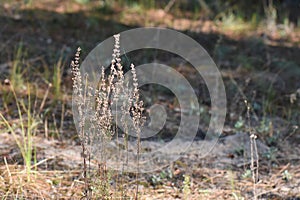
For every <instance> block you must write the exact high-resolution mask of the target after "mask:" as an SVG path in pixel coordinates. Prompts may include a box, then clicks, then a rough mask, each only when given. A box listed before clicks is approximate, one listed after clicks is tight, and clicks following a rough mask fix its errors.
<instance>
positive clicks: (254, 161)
mask: <svg viewBox="0 0 300 200" xmlns="http://www.w3.org/2000/svg"><path fill="white" fill-rule="evenodd" d="M245 104H246V107H247V118H248V129H249V131H248V132H249V136H250V157H251V164H250V170H251V174H252V181H253V199H255V200H256V199H257V196H258V195H257V190H256V184H257V182H258V169H259V155H258V150H257V144H256V139H257V135H256V134H255V132H254V131H253V130H252V128H251V121H250V110H251V106H250V104H249V103H248V101H247V100H245Z"/></svg>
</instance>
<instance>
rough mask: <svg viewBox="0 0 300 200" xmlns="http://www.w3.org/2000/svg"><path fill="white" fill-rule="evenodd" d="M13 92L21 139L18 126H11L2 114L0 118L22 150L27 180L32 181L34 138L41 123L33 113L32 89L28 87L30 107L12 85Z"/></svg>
mask: <svg viewBox="0 0 300 200" xmlns="http://www.w3.org/2000/svg"><path fill="white" fill-rule="evenodd" d="M10 88H11V91H12V93H13V96H14V98H15V102H16V106H17V111H18V117H19V122H20V125H19V126H20V128H21V130H20V134H21V138H20V137H19V136H18V130H17V128H19V127H16V124H11V123H10V122H9V121H8V120H7V119H6V118H5V117H4V116H3V115H2V114H1V113H0V118H1V119H2V121H3V122H4V124H5V125H6V127H7V128H8V130H9V131H10V132H11V134H12V135H13V137H14V139H15V142H16V143H17V145H18V148H19V149H20V152H21V154H22V157H23V160H24V165H25V169H26V172H27V180H28V181H30V175H31V169H32V162H33V161H35V162H36V159H35V157H34V155H36V153H35V150H34V144H33V137H34V135H35V134H36V130H37V126H38V124H39V123H40V120H39V118H38V117H37V116H35V114H33V112H32V106H31V96H30V87H29V86H27V92H28V99H27V102H28V105H27V106H26V105H25V103H24V101H23V100H20V99H19V98H18V97H17V95H16V92H15V89H14V87H13V85H12V84H11V85H10ZM24 112H25V114H26V118H24V117H23V113H24Z"/></svg>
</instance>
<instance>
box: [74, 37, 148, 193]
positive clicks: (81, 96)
mask: <svg viewBox="0 0 300 200" xmlns="http://www.w3.org/2000/svg"><path fill="white" fill-rule="evenodd" d="M114 39H115V45H114V49H113V53H112V61H111V65H110V73H109V74H108V75H106V74H105V68H104V67H101V70H100V73H101V75H100V80H99V83H98V86H97V87H96V88H94V87H92V86H91V85H89V84H90V83H89V82H88V75H87V74H84V75H83V77H84V80H83V78H82V75H81V73H80V69H79V60H80V51H81V49H80V48H78V49H77V52H76V54H75V58H74V61H72V62H71V69H72V73H73V78H72V80H73V97H74V101H73V102H74V103H75V109H76V111H77V112H78V119H79V121H78V128H79V130H78V135H79V138H80V139H81V142H82V153H83V162H84V170H83V176H84V181H85V192H84V195H85V197H87V198H91V197H92V194H91V190H90V181H89V180H88V175H89V174H88V169H87V168H88V166H87V160H86V159H87V158H88V159H89V161H90V155H91V154H94V153H96V154H94V155H97V156H100V158H98V160H99V159H100V160H101V162H100V165H99V166H100V168H105V169H106V149H105V147H106V144H107V143H108V142H109V141H111V140H112V139H113V138H116V140H118V138H119V134H118V118H120V122H121V124H122V127H123V134H122V136H123V137H124V138H125V140H124V142H125V144H124V146H125V148H126V150H128V131H129V128H128V121H127V119H128V117H129V116H132V117H131V120H132V124H133V128H134V131H135V134H136V138H137V168H139V166H138V162H139V154H140V133H141V128H142V126H143V125H144V122H145V117H144V116H143V112H144V105H143V101H142V100H140V96H139V89H138V79H137V74H136V70H135V67H134V65H133V64H131V66H130V68H131V73H132V77H133V79H132V84H133V87H130V86H129V83H125V81H124V72H123V66H122V64H121V58H120V56H121V54H120V35H119V34H117V35H114ZM93 101H94V102H95V103H94V105H93V103H92V102H93ZM119 101H121V106H120V109H119V108H118V102H119ZM118 110H120V111H121V112H118ZM90 113H93V114H92V115H91V114H90ZM113 115H114V117H115V123H116V124H115V125H114V119H113V118H114V117H113ZM117 142H118V141H117ZM95 151H97V152H95ZM99 153H100V154H99ZM119 153H120V152H119V151H118V154H119ZM118 156H120V155H118ZM127 159H128V158H127ZM126 162H128V160H127V161H126ZM89 163H90V162H89ZM123 164H125V165H126V163H123ZM101 165H102V166H101ZM103 173H105V172H103ZM137 174H138V173H137ZM136 192H137V193H138V187H137V191H136ZM136 196H137V194H136Z"/></svg>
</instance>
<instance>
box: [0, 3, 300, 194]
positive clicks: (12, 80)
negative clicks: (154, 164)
mask: <svg viewBox="0 0 300 200" xmlns="http://www.w3.org/2000/svg"><path fill="white" fill-rule="evenodd" d="M0 13H1V14H0V25H1V26H0V71H1V74H0V97H1V99H0V111H1V114H2V115H3V116H4V117H5V118H6V119H7V121H8V122H9V124H10V125H11V126H12V127H13V130H14V132H15V133H16V135H14V134H12V133H11V130H9V129H8V128H7V126H6V124H5V123H4V122H3V120H2V121H0V196H3V197H5V196H6V197H7V199H12V196H13V197H18V198H17V199H39V198H45V199H80V197H82V192H83V188H84V183H83V178H82V167H83V161H82V153H81V145H80V142H79V139H78V136H77V133H76V129H75V126H74V122H73V115H72V79H71V78H72V77H71V73H70V69H69V64H70V61H71V59H73V56H74V52H75V51H76V49H77V47H78V46H80V47H81V48H82V49H83V54H82V59H84V58H85V57H86V56H87V54H88V53H89V52H90V51H91V50H92V49H93V48H94V47H95V46H96V45H97V44H98V43H99V42H101V41H103V40H105V39H106V38H107V37H110V36H112V35H113V34H116V33H119V32H121V31H125V30H129V29H132V28H137V27H146V26H148V27H149V26H155V27H164V28H171V29H174V30H177V31H181V32H182V33H185V34H187V35H188V36H190V37H191V38H193V39H194V40H196V41H197V42H199V43H200V44H201V45H202V46H203V47H204V48H205V49H206V50H207V52H208V53H209V55H210V56H211V57H212V58H213V59H214V61H215V62H216V64H217V66H218V67H219V70H220V72H221V74H222V77H223V81H224V84H225V88H226V95H227V116H226V122H225V126H224V130H223V133H222V134H221V137H220V138H219V140H218V143H217V144H216V145H214V148H213V149H212V151H211V152H209V154H208V155H207V156H205V157H202V156H201V152H202V151H203V148H204V147H205V146H206V145H208V146H211V145H212V144H211V143H212V142H213V141H211V140H202V139H201V138H202V135H201V133H203V132H205V130H207V126H208V121H209V120H210V101H209V95H207V94H205V92H204V93H201V91H206V89H205V86H204V85H203V81H201V77H200V76H195V71H194V70H193V69H192V68H191V67H190V66H189V65H188V64H186V63H184V62H181V61H180V60H179V61H178V59H174V60H169V57H163V56H161V57H160V56H157V55H154V54H151V53H150V54H147V56H148V57H141V56H137V57H135V58H133V59H132V62H134V63H135V65H136V66H138V65H140V64H143V63H145V62H148V61H149V60H153V59H155V60H156V61H161V62H163V63H166V64H168V65H171V66H173V67H174V69H176V70H177V71H179V72H180V73H182V74H184V76H185V77H188V79H189V80H190V82H192V83H193V84H194V85H195V86H197V89H199V91H200V92H199V93H197V94H198V95H199V99H201V102H200V103H202V104H201V105H202V106H201V109H202V111H201V112H202V113H201V116H203V122H201V123H200V124H199V135H198V134H197V136H196V138H195V140H194V142H193V143H192V144H191V146H190V148H189V149H188V152H186V153H185V154H184V155H183V156H181V157H180V158H179V159H178V160H176V161H174V162H172V163H171V164H170V165H169V166H167V167H165V168H164V169H162V170H159V171H157V172H152V173H145V174H140V176H139V188H140V190H139V199H252V198H253V187H254V184H253V180H252V177H251V173H250V172H251V171H249V170H250V164H251V163H250V138H249V135H248V130H249V127H247V108H246V106H245V104H244V100H245V99H247V100H248V101H249V102H250V103H251V105H252V110H251V113H250V115H251V117H250V118H251V124H252V126H253V129H254V130H255V131H256V134H257V136H258V139H257V147H258V151H259V177H258V179H259V180H258V182H257V183H256V184H255V187H256V192H257V194H258V197H259V199H290V200H292V199H294V200H295V199H300V157H299V155H300V131H299V130H300V129H299V126H300V124H299V122H300V114H299V113H300V81H299V77H300V56H299V50H300V30H298V29H295V30H292V29H290V27H282V26H278V27H275V28H276V29H274V30H272V31H270V30H268V29H267V28H266V26H264V25H258V26H256V27H253V26H252V25H249V24H247V23H239V24H238V23H237V22H235V21H231V23H229V22H228V21H227V23H225V22H220V21H211V20H204V19H194V18H193V17H192V16H189V14H188V13H186V15H181V16H180V15H179V16H176V15H174V14H172V13H166V12H165V11H164V10H162V9H141V8H137V7H124V8H122V7H118V6H115V7H114V8H113V9H111V8H107V7H101V6H100V5H98V4H97V3H96V2H91V3H90V4H84V5H82V4H78V3H75V2H73V1H67V0H51V1H50V0H49V1H39V2H34V3H32V4H31V5H26V4H24V3H23V2H20V1H7V2H4V3H3V4H1V5H0ZM121 45H122V41H121ZM142 56H143V55H142ZM58 68H59V69H60V71H59V72H57V69H58ZM58 80H60V81H58ZM50 83H51V85H52V86H51V87H50ZM11 84H14V87H15V91H16V96H17V98H18V101H19V102H20V104H21V107H22V110H24V111H26V107H27V106H28V105H29V104H28V102H30V101H34V102H33V103H32V108H31V109H30V110H32V111H30V113H31V112H32V113H34V114H33V115H32V116H36V119H35V120H36V121H37V124H36V126H35V128H34V130H35V133H34V136H33V139H32V140H33V144H34V145H33V146H34V149H35V151H34V152H36V153H35V155H34V156H33V157H34V158H35V160H36V162H35V165H33V166H32V174H31V175H30V176H31V181H28V180H27V178H28V177H27V175H28V174H27V173H26V171H25V170H24V161H23V158H22V153H21V151H20V148H19V147H18V145H17V143H16V140H18V138H19V139H21V140H22V139H23V138H22V136H21V135H22V134H21V132H22V128H21V125H20V124H22V123H21V121H22V119H20V116H19V115H18V108H17V104H16V99H15V98H14V95H13V93H12V91H11V88H10V85H11ZM147 89H148V90H146V91H145V94H144V95H147V94H148V96H149V97H150V98H149V99H148V100H147V101H148V102H147V103H148V104H152V103H159V104H160V105H162V106H163V107H165V108H167V110H168V114H169V115H170V116H171V117H170V120H169V121H170V123H168V124H167V126H166V127H164V129H163V131H162V132H160V133H159V136H158V137H157V141H155V140H153V141H148V142H147V141H146V142H144V143H143V145H144V146H143V147H142V148H145V149H147V151H153V150H155V148H157V147H158V146H159V145H161V141H168V139H170V138H172V137H173V136H174V135H173V134H174V131H176V127H177V126H178V109H180V108H178V105H177V102H176V99H175V97H174V96H172V95H170V94H169V93H167V92H165V90H163V89H161V88H147ZM28 91H30V92H28ZM47 91H49V93H48V92H47ZM28 93H31V94H30V95H31V100H28ZM22 102H23V104H24V105H25V106H23V104H22ZM24 102H25V103H24ZM28 118H30V117H29V116H28V112H27V113H26V112H25V114H24V119H23V120H25V121H26V120H27V119H28ZM25 126H26V125H25ZM27 128H28V127H27ZM14 136H16V137H17V138H16V137H14ZM176 142H177V144H178V145H177V146H178V147H179V149H178V151H180V146H182V145H183V146H184V143H185V142H186V141H184V140H178V141H176ZM173 152H174V155H176V149H174V150H173ZM92 167H94V166H92ZM123 179H124V180H126V181H124V180H123ZM123 179H122V180H123V181H124V182H126V184H125V185H126V188H127V192H128V199H130V198H129V197H132V198H133V196H132V194H133V193H134V188H135V184H134V182H135V180H134V178H133V176H132V174H128V175H127V176H125V177H123ZM25 180H27V181H25ZM112 180H114V179H113V178H112ZM111 188H112V189H111V190H112V191H117V190H118V188H116V187H115V186H114V182H112V183H111ZM4 199H5V198H4Z"/></svg>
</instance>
